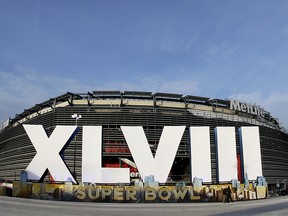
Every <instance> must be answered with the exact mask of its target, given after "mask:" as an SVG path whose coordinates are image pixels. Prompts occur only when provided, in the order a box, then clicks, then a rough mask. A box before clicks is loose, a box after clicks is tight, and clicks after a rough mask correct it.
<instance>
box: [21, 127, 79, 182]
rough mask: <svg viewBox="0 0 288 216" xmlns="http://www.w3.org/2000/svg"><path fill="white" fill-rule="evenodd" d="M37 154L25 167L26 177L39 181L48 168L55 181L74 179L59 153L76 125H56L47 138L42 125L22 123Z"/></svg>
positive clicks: (68, 141) (74, 130) (72, 134)
mask: <svg viewBox="0 0 288 216" xmlns="http://www.w3.org/2000/svg"><path fill="white" fill-rule="evenodd" d="M23 127H24V129H25V130H26V133H27V134H28V136H29V138H30V140H31V142H32V144H33V146H34V147H35V149H36V151H37V154H36V155H35V157H34V158H33V160H32V161H31V162H30V164H29V165H28V167H27V168H26V171H27V174H28V179H30V180H37V181H39V180H40V179H41V178H42V177H43V175H44V174H45V172H46V170H47V169H48V170H49V172H50V174H51V175H52V176H53V179H54V180H55V181H67V180H69V179H70V180H71V181H72V182H74V183H76V180H75V179H74V178H73V176H72V175H71V172H70V171H69V170H68V168H67V166H66V165H65V163H64V162H63V160H62V158H61V157H60V154H59V153H61V152H62V151H64V149H65V147H66V146H67V145H68V144H69V143H70V141H71V140H72V139H73V137H74V136H75V134H76V133H77V131H78V130H79V128H78V127H77V126H56V127H55V129H54V131H53V133H52V134H51V136H50V138H48V136H47V134H46V132H45V129H44V128H43V126H42V125H23Z"/></svg>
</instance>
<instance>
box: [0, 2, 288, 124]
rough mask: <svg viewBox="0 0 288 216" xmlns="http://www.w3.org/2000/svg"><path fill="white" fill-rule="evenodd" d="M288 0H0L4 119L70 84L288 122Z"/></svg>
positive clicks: (0, 108) (78, 89) (75, 88)
mask: <svg viewBox="0 0 288 216" xmlns="http://www.w3.org/2000/svg"><path fill="white" fill-rule="evenodd" d="M287 8H288V1H287V0H265V1H264V0H25V1H23V0H0V101H1V102H0V122H3V121H4V120H5V119H7V118H8V117H10V118H14V117H15V115H16V114H19V113H21V112H23V111H24V109H28V108H31V107H33V106H34V105H35V104H38V103H41V102H44V101H47V100H49V99H50V98H54V97H57V96H59V95H62V94H64V93H66V92H73V93H87V92H92V91H95V90H120V91H131V90H133V91H151V92H153V93H155V92H165V93H179V94H183V95H196V96H204V97H210V98H219V99H237V100H241V101H245V102H248V103H256V104H258V105H260V106H261V107H263V108H264V109H265V110H267V111H269V112H270V113H271V115H272V116H273V117H275V118H279V121H280V123H281V126H284V127H286V128H288V115H287V114H286V112H287V111H286V110H287V107H288V85H287V80H288V79H287V78H288V12H287Z"/></svg>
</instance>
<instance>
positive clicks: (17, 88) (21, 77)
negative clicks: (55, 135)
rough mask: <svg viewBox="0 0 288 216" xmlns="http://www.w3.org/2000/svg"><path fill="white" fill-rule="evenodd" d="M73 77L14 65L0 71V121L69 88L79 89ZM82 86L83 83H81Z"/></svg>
mask: <svg viewBox="0 0 288 216" xmlns="http://www.w3.org/2000/svg"><path fill="white" fill-rule="evenodd" d="M77 83H78V81H77V80H75V79H67V78H63V77H58V76H57V75H55V74H49V73H45V74H42V73H39V72H36V71H35V70H33V69H29V68H25V67H21V66H16V67H15V68H14V69H13V70H12V71H9V72H8V71H0V86H1V87H0V100H1V101H2V103H1V104H0V122H2V121H4V120H5V119H7V118H8V117H12V118H13V117H14V116H15V114H19V113H21V112H22V111H23V110H24V109H27V108H30V107H32V106H34V105H35V104H36V103H41V102H43V101H46V100H49V99H50V98H53V97H56V96H58V95H60V94H63V93H65V92H67V91H70V90H72V89H73V90H78V89H80V88H79V87H78V86H79V85H77ZM83 86H84V85H83Z"/></svg>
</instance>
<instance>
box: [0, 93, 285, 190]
mask: <svg viewBox="0 0 288 216" xmlns="http://www.w3.org/2000/svg"><path fill="white" fill-rule="evenodd" d="M80 115H81V118H80ZM40 125H41V127H42V126H43V131H44V130H45V132H46V133H47V140H48V137H51V135H52V134H53V133H54V132H55V131H56V128H57V127H56V126H65V127H66V129H67V128H69V127H68V126H75V125H76V126H77V127H76V126H75V127H74V129H73V130H72V132H71V133H70V135H69V134H68V135H67V136H68V138H67V140H69V141H67V142H66V141H63V142H64V143H63V146H60V147H59V148H60V149H59V151H58V152H56V154H58V153H60V157H61V160H63V162H64V163H65V165H66V166H67V170H68V171H69V173H71V175H73V178H74V179H75V183H76V182H82V181H85V182H87V181H89V177H87V176H89V166H88V165H87V166H86V165H83V163H84V164H85V163H86V162H87V161H89V160H90V159H91V160H94V159H93V158H96V157H98V159H97V161H96V162H95V163H94V164H96V165H97V164H98V165H99V163H100V165H99V166H100V167H103V168H105V169H106V168H111V170H114V171H115V173H117V171H116V168H117V169H118V170H119V172H118V173H119V175H120V176H121V175H123V176H124V179H125V175H126V174H127V172H126V171H127V170H128V171H129V179H128V181H129V182H133V181H135V180H137V179H139V178H141V176H142V178H144V175H145V176H146V175H149V174H153V175H157V173H162V171H163V170H162V168H163V169H164V168H165V169H169V170H168V171H166V173H167V176H168V177H167V176H166V174H165V173H164V174H163V173H162V174H161V175H159V176H158V177H157V178H159V179H161V178H162V179H161V180H160V182H162V183H166V184H175V183H178V182H185V183H187V184H189V183H191V182H192V181H193V178H194V177H199V178H202V179H204V182H206V183H208V184H210V183H212V184H213V183H221V182H229V181H230V180H232V179H238V180H239V181H240V182H244V181H245V177H247V170H248V171H249V168H250V169H251V167H252V168H253V169H254V168H255V170H252V171H251V170H250V173H248V179H249V180H250V181H252V180H256V177H255V176H258V175H262V176H264V177H265V178H266V181H268V183H269V184H272V185H273V184H274V185H275V184H276V183H277V182H282V181H285V180H286V179H288V133H287V131H286V130H285V129H284V128H282V127H280V125H279V121H278V119H275V118H273V117H272V116H271V115H270V113H269V112H267V111H265V110H264V109H262V108H261V107H260V106H257V105H255V104H249V103H244V102H240V101H237V100H222V99H211V98H208V97H199V96H191V95H187V96H183V95H180V94H170V93H152V92H134V91H124V92H120V91H93V92H88V93H85V94H76V93H69V92H68V93H66V94H64V95H61V96H58V97H56V98H51V99H49V100H48V101H45V102H43V103H40V104H36V105H35V106H34V107H32V108H30V109H27V110H24V112H23V113H21V114H19V115H16V116H15V118H13V119H11V120H9V121H8V122H7V121H6V122H5V124H3V126H2V128H1V133H0V164H1V166H0V177H1V178H2V179H4V180H6V181H13V180H19V179H20V173H21V171H23V170H27V168H28V166H30V165H31V164H32V162H31V161H32V159H33V160H35V161H37V157H38V160H39V161H41V156H42V159H43V160H48V159H47V157H49V156H50V155H49V154H51V153H49V151H50V150H49V148H48V147H43V148H42V150H41V154H40V150H39V149H37V145H36V143H35V142H33V136H37V134H34V135H33V133H35V131H34V132H33V131H32V132H29V127H33V126H40ZM65 127H64V129H65ZM246 129H248V132H245V131H247V130H246ZM250 129H252V130H250ZM181 130H182V131H181ZM57 131H58V132H59V133H61V132H62V131H61V130H60V129H59V130H58V129H57ZM36 133H37V132H36ZM40 133H41V130H40ZM55 133H56V132H55ZM63 133H65V131H63ZM97 133H98V134H99V135H97ZM177 133H178V134H177ZM245 133H246V135H245ZM249 133H250V135H247V134H249ZM89 134H90V135H89ZM133 134H134V135H133ZM243 134H244V135H243ZM55 136H56V135H55ZM63 136H65V135H63ZM89 136H90V138H89ZM245 136H246V138H247V137H248V143H247V139H246V138H245ZM85 137H86V138H85ZM91 137H92V138H91ZM177 137H178V139H179V140H178V141H177ZM195 137H196V138H197V137H198V138H199V139H198V138H197V139H196V138H195ZM89 139H91V143H94V144H93V145H94V146H95V143H96V144H97V142H98V141H99V142H98V144H99V145H98V147H99V146H100V148H98V149H97V148H94V147H93V145H91V146H89V145H90V144H89V141H87V140H89ZM93 139H94V141H93ZM133 139H134V140H133ZM221 139H222V140H221ZM95 140H96V141H95ZM97 140H98V141H97ZM245 140H246V144H245ZM249 140H250V141H249ZM170 142H171V143H170ZM249 142H250V143H249ZM173 143H176V145H174V144H173ZM219 143H220V144H219ZM221 143H222V144H221ZM64 144H65V146H64ZM145 144H148V146H149V148H150V149H149V151H150V152H151V153H152V157H151V158H150V161H153V160H154V159H155V160H157V162H159V163H160V164H161V163H162V165H161V166H160V165H159V166H158V165H156V166H155V164H154V165H153V163H152V164H150V165H149V164H148V163H147V166H150V167H151V169H152V167H153V166H154V168H155V167H156V168H157V169H161V170H160V171H159V170H158V171H157V169H156V168H155V169H154V171H151V173H149V170H148V171H145V158H144V157H146V156H148V157H149V153H147V148H146V150H145V147H144V148H142V147H143V146H144V145H145ZM160 144H161V146H160ZM137 145H138V146H137ZM165 145H166V146H165ZM85 146H86V147H85ZM87 146H88V148H87ZM257 146H259V149H257ZM89 148H94V150H95V151H93V152H92V153H91V151H90V150H89ZM133 148H134V150H133ZM165 148H166V150H167V151H166V150H165ZM171 148H174V149H175V154H174V153H173V151H172V150H169V149H171ZM193 148H194V149H193ZM36 149H37V150H36ZM43 149H44V150H43ZM137 149H138V150H137ZM161 149H162V150H161ZM163 149H164V150H163ZM97 150H98V156H97V155H95V157H93V154H95V152H96V151H97ZM45 151H47V155H46V156H45ZM141 151H142V153H143V154H142V156H141ZM145 151H146V152H145ZM257 151H258V152H257ZM99 152H100V154H99ZM137 152H138V153H137ZM139 152H140V153H139ZM157 152H158V153H159V154H160V153H161V154H162V155H160V156H157V154H156V153H157ZM54 154H55V153H54ZM56 154H55V155H56ZM89 154H90V155H89ZM137 154H140V155H138V156H137ZM55 155H54V156H55ZM231 155H232V156H231ZM245 155H246V156H245ZM36 156H37V157H36ZM51 156H52V154H51ZM137 157H138V159H137ZM161 157H162V159H163V160H167V161H170V162H171V165H169V164H168V165H167V163H166V164H164V165H163V160H161ZM245 157H246V161H245ZM35 158H36V159H35ZM87 158H88V159H87ZM169 158H170V159H169ZM223 158H224V159H223ZM227 158H228V159H227ZM247 158H248V159H247ZM58 159H59V158H58ZM234 159H235V160H234ZM137 160H138V162H137ZM139 160H140V162H139ZM141 160H142V162H141ZM143 160H144V162H143ZM195 160H196V161H195ZM233 160H234V161H233ZM249 160H250V161H249ZM35 161H34V162H33V163H34V164H36V163H37V162H35ZM231 161H232V162H231ZM147 162H149V160H148V159H147ZM234 162H235V164H233V163H234ZM39 163H41V162H39ZM229 163H230V164H229ZM157 164H158V163H157ZM225 164H228V166H226V165H225ZM255 164H256V165H255ZM43 166H44V168H43V167H42V170H40V172H41V171H43V170H44V171H43V173H42V174H40V176H39V179H37V178H31V180H32V181H36V180H37V181H56V182H57V180H58V179H57V178H56V176H53V172H51V171H52V169H53V166H52V165H51V166H50V165H46V166H45V165H43ZM55 166H56V165H55ZM140 166H142V168H140ZM87 167H88V168H87ZM46 168H47V169H46ZM50 168H51V169H50ZM124 168H127V169H124ZM170 168H171V169H170ZM32 169H33V168H32ZM87 169H88V171H87ZM91 169H93V168H91V167H90V170H91ZM201 169H202V171H201ZM221 169H222V170H221ZM223 169H225V170H224V171H223ZM99 170H100V168H99ZM120 170H123V172H122V174H120ZM124 170H126V171H124ZM143 170H144V171H143ZM28 171H29V169H28ZM48 171H50V173H49V172H48ZM102 171H103V172H104V171H105V170H104V169H103V170H102ZM91 172H93V171H91ZM163 172H164V171H163ZM54 173H57V171H54ZM99 173H100V171H99V172H98V173H96V174H99ZM123 173H124V174H123ZM143 173H145V174H143ZM195 173H196V174H195ZM201 173H202V174H203V176H201ZM226 174H227V175H228V176H225V175H226ZM254 175H255V176H254ZM103 176H104V174H103ZM103 176H102V177H103ZM207 176H208V177H207ZM96 178H97V177H96ZM163 178H164V179H165V180H163ZM206 178H207V180H206ZM28 179H29V175H28ZM104 179H105V178H104ZM120 179H121V178H120ZM126 179H127V175H126ZM94 180H95V179H94ZM60 181H61V180H60ZM92 181H93V180H91V181H90V182H92ZM109 181H110V182H109ZM126 182H127V181H126ZM100 183H105V180H102V182H101V180H100ZM107 183H111V179H110V180H109V179H108V180H107ZM112 183H113V181H112Z"/></svg>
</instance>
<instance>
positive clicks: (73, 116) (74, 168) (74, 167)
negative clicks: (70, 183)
mask: <svg viewBox="0 0 288 216" xmlns="http://www.w3.org/2000/svg"><path fill="white" fill-rule="evenodd" d="M71 117H72V118H73V119H75V125H76V126H78V120H79V119H81V118H82V115H78V114H77V113H74V114H73V115H71ZM76 145H77V135H75V139H74V164H73V177H74V179H75V180H76Z"/></svg>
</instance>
